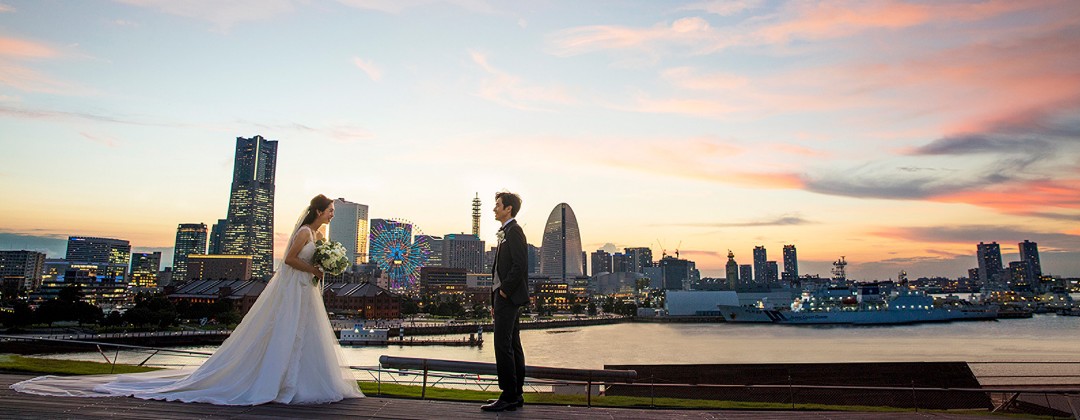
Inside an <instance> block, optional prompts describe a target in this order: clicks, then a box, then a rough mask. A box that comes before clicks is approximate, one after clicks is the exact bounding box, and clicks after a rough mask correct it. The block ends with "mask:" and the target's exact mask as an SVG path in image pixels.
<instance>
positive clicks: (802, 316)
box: [718, 284, 998, 325]
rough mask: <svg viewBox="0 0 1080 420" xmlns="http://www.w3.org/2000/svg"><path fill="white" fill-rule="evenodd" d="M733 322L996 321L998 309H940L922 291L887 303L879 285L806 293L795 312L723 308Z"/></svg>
mask: <svg viewBox="0 0 1080 420" xmlns="http://www.w3.org/2000/svg"><path fill="white" fill-rule="evenodd" d="M718 309H719V310H720V315H721V316H723V317H724V320H725V321H728V322H757V323H773V324H800V325H814V324H848V325H892V324H915V323H921V322H949V321H966V320H992V319H997V311H998V307H997V306H996V305H974V304H970V303H967V302H966V301H951V302H948V303H941V304H935V302H934V298H933V297H932V296H930V295H927V294H926V293H925V292H922V291H920V290H911V289H908V288H902V289H901V290H899V291H898V292H897V293H896V294H895V295H892V296H890V297H888V298H886V297H884V296H883V295H882V294H881V291H880V288H879V287H878V286H877V285H874V284H871V285H862V286H859V287H858V289H857V290H855V289H851V288H847V287H830V288H823V289H819V290H815V291H812V292H805V293H803V295H802V297H800V298H799V299H796V300H795V302H793V303H792V304H791V308H790V309H788V308H765V307H761V306H757V307H755V306H731V305H718Z"/></svg>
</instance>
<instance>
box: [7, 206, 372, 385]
mask: <svg viewBox="0 0 1080 420" xmlns="http://www.w3.org/2000/svg"><path fill="white" fill-rule="evenodd" d="M300 229H308V228H307V227H306V226H303V227H301V228H300ZM309 231H310V229H309ZM311 236H312V237H314V234H312V235H311ZM293 237H294V238H295V237H296V233H294V234H293ZM291 241H292V240H290V245H291ZM314 254H315V243H314V242H313V241H309V242H308V243H307V244H305V245H304V247H303V249H302V250H301V251H300V258H301V259H303V260H304V261H307V262H311V260H312V256H313V255H314ZM11 388H12V389H14V390H16V391H19V392H26V393H30V394H37V395H49V396H74V397H114V396H134V397H137V398H144V399H155V400H169V401H184V402H201V403H210V404H219V405H256V404H263V403H268V402H278V403H284V404H317V403H327V402H334V401H340V400H342V399H344V398H358V397H363V396H364V395H363V393H361V392H360V389H359V387H358V386H357V383H356V379H355V377H354V375H353V374H352V371H351V370H350V369H349V368H348V365H347V364H346V362H345V359H344V357H343V356H342V353H341V347H340V345H339V344H338V342H337V338H336V337H335V333H334V331H333V329H332V327H331V326H330V321H329V320H328V319H327V316H326V310H325V309H324V307H323V298H322V293H321V290H320V288H318V287H317V286H315V285H313V284H312V276H311V274H309V273H306V272H303V271H300V270H297V269H295V268H293V267H290V266H289V265H288V264H284V263H282V264H281V266H280V267H279V269H278V271H277V273H275V274H274V277H273V278H272V279H271V280H270V282H269V284H267V286H266V289H264V290H263V292H262V294H261V295H259V298H258V300H256V302H255V305H254V306H252V308H251V310H250V311H249V312H248V313H247V315H246V316H244V320H243V321H241V322H240V325H239V326H237V327H236V330H234V331H233V333H232V335H231V336H229V338H228V339H227V340H225V342H224V343H222V345H221V347H219V348H218V349H217V351H215V352H214V355H213V356H210V358H209V359H207V360H206V362H205V363H203V364H202V366H199V367H198V368H195V369H193V370H192V369H185V370H161V371H154V372H145V373H135V374H124V375H90V376H42V377H38V378H34V379H30V380H26V381H23V382H19V383H16V384H14V385H12V386H11Z"/></svg>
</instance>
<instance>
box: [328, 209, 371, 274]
mask: <svg viewBox="0 0 1080 420" xmlns="http://www.w3.org/2000/svg"><path fill="white" fill-rule="evenodd" d="M329 234H330V239H331V240H334V241H337V242H341V245H342V246H344V247H345V251H346V255H348V256H349V260H350V261H351V262H352V263H353V264H364V263H366V262H368V234H369V232H368V206H366V205H363V204H357V203H353V202H351V201H346V200H345V199H344V198H339V199H337V200H334V220H331V221H330V228H329Z"/></svg>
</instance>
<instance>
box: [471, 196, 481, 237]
mask: <svg viewBox="0 0 1080 420" xmlns="http://www.w3.org/2000/svg"><path fill="white" fill-rule="evenodd" d="M472 234H473V235H476V236H480V193H476V197H475V198H473V200H472Z"/></svg>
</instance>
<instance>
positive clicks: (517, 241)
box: [491, 220, 529, 305]
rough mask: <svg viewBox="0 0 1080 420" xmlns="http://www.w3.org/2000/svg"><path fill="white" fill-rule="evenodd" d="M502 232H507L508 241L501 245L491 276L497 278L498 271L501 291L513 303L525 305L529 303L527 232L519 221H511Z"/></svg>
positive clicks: (496, 253)
mask: <svg viewBox="0 0 1080 420" xmlns="http://www.w3.org/2000/svg"><path fill="white" fill-rule="evenodd" d="M500 230H502V231H503V232H505V233H504V234H503V235H504V238H505V239H506V240H505V241H504V242H503V243H502V244H499V248H498V250H497V251H496V252H495V266H494V267H493V268H492V273H491V274H492V276H495V274H496V271H497V272H498V273H497V274H498V276H499V280H500V281H501V282H502V283H501V284H500V285H499V289H501V290H502V291H503V293H505V294H506V296H508V297H509V298H510V301H511V302H513V303H514V304H515V305H524V304H526V303H529V251H528V245H527V242H526V241H525V231H524V230H522V229H521V226H519V225H518V223H517V220H513V221H511V222H510V223H509V224H507V225H506V226H505V227H503V228H502V229H500ZM495 293H498V292H497V291H496V292H495ZM497 298H499V299H501V297H497Z"/></svg>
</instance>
